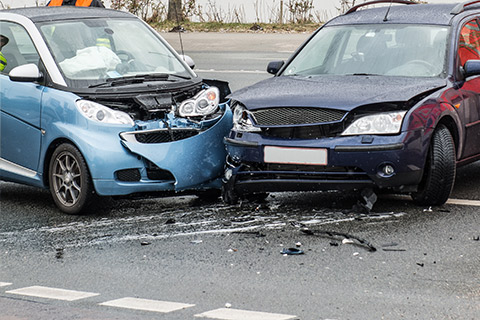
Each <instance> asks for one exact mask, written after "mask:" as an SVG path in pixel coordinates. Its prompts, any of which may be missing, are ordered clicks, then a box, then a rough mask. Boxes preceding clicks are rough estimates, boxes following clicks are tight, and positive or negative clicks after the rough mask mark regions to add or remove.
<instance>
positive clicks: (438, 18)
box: [328, 3, 480, 25]
mask: <svg viewBox="0 0 480 320" xmlns="http://www.w3.org/2000/svg"><path fill="white" fill-rule="evenodd" d="M457 5H458V3H450V4H412V5H395V4H394V5H392V7H391V8H390V11H389V13H388V19H387V21H383V20H384V18H385V14H386V13H387V10H388V5H384V6H382V7H377V8H372V9H367V10H365V9H363V8H360V9H358V10H357V11H355V12H352V13H350V14H345V15H341V16H339V17H337V18H334V19H332V20H331V21H330V22H329V23H328V25H340V24H372V23H373V24H378V23H412V24H417V23H418V24H439V25H449V24H450V21H451V20H452V18H453V17H454V16H455V15H452V14H451V11H452V9H453V8H455V7H456V6H457ZM472 9H476V10H477V11H478V10H480V6H478V5H471V6H468V7H467V8H466V12H469V11H471V10H472Z"/></svg>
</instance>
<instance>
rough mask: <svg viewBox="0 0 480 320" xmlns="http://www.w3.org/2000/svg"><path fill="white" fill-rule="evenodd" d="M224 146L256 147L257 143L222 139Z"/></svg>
mask: <svg viewBox="0 0 480 320" xmlns="http://www.w3.org/2000/svg"><path fill="white" fill-rule="evenodd" d="M223 141H224V142H225V144H229V145H234V146H242V147H258V142H255V141H254V142H251V141H238V140H235V139H231V138H227V137H225V138H224V139H223Z"/></svg>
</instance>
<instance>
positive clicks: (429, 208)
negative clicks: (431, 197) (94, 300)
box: [423, 207, 433, 212]
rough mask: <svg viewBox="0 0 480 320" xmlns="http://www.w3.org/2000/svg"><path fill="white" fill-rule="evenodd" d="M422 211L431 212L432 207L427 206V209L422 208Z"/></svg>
mask: <svg viewBox="0 0 480 320" xmlns="http://www.w3.org/2000/svg"><path fill="white" fill-rule="evenodd" d="M423 212H433V210H432V207H428V209H423Z"/></svg>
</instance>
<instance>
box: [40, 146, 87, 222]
mask: <svg viewBox="0 0 480 320" xmlns="http://www.w3.org/2000/svg"><path fill="white" fill-rule="evenodd" d="M49 185H50V192H51V194H52V197H53V201H54V202H55V204H56V205H57V207H58V208H60V210H62V211H63V212H65V213H68V214H78V213H81V212H82V211H83V210H84V209H85V208H86V207H87V206H88V204H89V203H90V201H91V199H92V197H93V194H94V189H93V185H92V181H91V178H90V173H89V172H88V168H87V164H86V162H85V159H84V158H83V156H82V154H81V153H80V151H78V149H77V148H75V147H74V146H73V145H71V144H68V143H64V144H61V145H59V146H58V147H57V148H56V149H55V151H54V152H53V155H52V158H51V159H50V168H49Z"/></svg>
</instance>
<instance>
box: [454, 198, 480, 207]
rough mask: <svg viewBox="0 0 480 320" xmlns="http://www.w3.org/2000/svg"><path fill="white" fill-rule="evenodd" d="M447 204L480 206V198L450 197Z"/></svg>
mask: <svg viewBox="0 0 480 320" xmlns="http://www.w3.org/2000/svg"><path fill="white" fill-rule="evenodd" d="M447 204H456V205H460V206H473V207H480V201H479V200H464V199H448V201H447Z"/></svg>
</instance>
